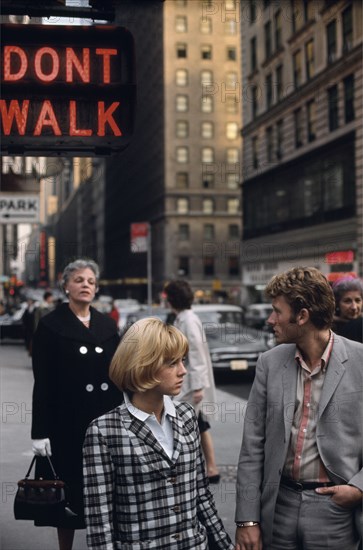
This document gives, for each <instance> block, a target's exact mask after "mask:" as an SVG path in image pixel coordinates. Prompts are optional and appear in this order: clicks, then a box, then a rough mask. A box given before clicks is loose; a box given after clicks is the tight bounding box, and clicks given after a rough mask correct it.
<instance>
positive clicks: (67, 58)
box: [0, 24, 136, 156]
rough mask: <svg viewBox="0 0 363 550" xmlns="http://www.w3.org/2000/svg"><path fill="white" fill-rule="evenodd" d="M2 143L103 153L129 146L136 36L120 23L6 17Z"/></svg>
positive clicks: (19, 150)
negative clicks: (18, 21)
mask: <svg viewBox="0 0 363 550" xmlns="http://www.w3.org/2000/svg"><path fill="white" fill-rule="evenodd" d="M1 32H2V54H1V85H2V95H1V100H0V121H1V142H2V143H1V149H2V152H3V153H4V154H7V155H39V154H41V155H42V156H58V155H62V156H64V155H66V154H70V155H74V156H81V155H86V156H90V155H102V154H110V153H117V152H119V151H121V150H122V149H124V148H125V147H127V145H128V144H129V141H130V139H131V136H132V132H133V125H134V111H135V103H136V84H135V68H134V41H133V38H132V36H131V34H130V33H129V32H128V31H127V30H126V29H124V28H122V27H115V26H108V25H102V26H78V27H77V26H58V25H9V24H6V25H1Z"/></svg>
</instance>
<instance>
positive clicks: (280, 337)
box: [236, 267, 363, 550]
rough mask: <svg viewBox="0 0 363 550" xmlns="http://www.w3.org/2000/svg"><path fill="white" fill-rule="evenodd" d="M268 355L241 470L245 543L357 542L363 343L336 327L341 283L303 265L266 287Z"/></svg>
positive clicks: (336, 548) (240, 530)
mask: <svg viewBox="0 0 363 550" xmlns="http://www.w3.org/2000/svg"><path fill="white" fill-rule="evenodd" d="M266 295H267V297H269V298H270V299H271V300H272V306H273V312H272V313H271V315H270V317H269V318H268V321H267V322H268V323H269V325H271V326H272V328H273V330H274V333H275V338H276V341H277V344H278V345H277V346H276V347H275V348H273V349H271V350H269V351H267V352H265V353H263V354H262V355H261V356H260V358H259V360H258V362H257V366H256V376H255V380H254V383H253V386H252V389H251V393H250V396H249V400H248V406H247V409H246V412H245V423H244V431H243V441H242V448H241V453H240V458H239V463H238V472H237V508H236V523H237V530H236V542H237V543H238V544H239V548H240V550H261V548H262V547H263V548H264V549H268V550H282V549H283V548H289V549H291V550H295V549H297V548H301V549H304V550H326V549H329V550H342V549H343V548H344V550H356V549H357V548H358V544H359V539H360V537H361V531H359V530H360V529H361V526H362V494H363V493H362V490H363V470H362V465H363V464H362V427H363V425H362V404H363V399H362V385H363V369H362V363H363V345H362V344H360V343H358V342H353V341H351V340H347V339H346V338H342V337H341V336H338V335H336V334H334V333H333V332H332V331H331V330H330V327H331V325H332V321H333V315H334V308H335V302H334V295H333V291H332V289H331V287H330V285H329V283H328V281H327V280H326V278H325V277H324V275H322V274H321V273H320V272H319V271H318V270H317V269H315V268H312V267H297V268H294V269H291V270H289V271H287V272H286V273H282V274H279V275H276V276H275V277H273V278H272V280H271V281H270V282H269V284H268V285H267V287H266Z"/></svg>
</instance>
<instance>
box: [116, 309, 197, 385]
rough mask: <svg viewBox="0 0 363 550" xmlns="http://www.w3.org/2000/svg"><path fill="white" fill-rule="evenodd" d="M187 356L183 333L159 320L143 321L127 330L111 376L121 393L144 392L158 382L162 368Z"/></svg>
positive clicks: (149, 319) (147, 319)
mask: <svg viewBox="0 0 363 550" xmlns="http://www.w3.org/2000/svg"><path fill="white" fill-rule="evenodd" d="M187 353H188V340H187V339H186V337H185V336H184V334H183V333H182V332H180V330H178V329H177V328H176V327H174V326H172V325H167V324H165V323H163V321H161V320H160V319H157V318H156V317H148V318H146V319H140V321H137V322H136V323H134V324H133V325H131V327H130V328H129V329H128V331H127V332H126V333H125V335H124V337H123V338H122V340H121V342H120V343H119V345H118V348H117V350H116V352H115V354H114V356H113V358H112V361H111V365H110V370H109V375H110V379H111V380H112V382H113V383H114V384H115V385H116V386H117V387H118V389H119V390H121V391H128V392H145V391H146V390H149V389H152V388H155V387H156V386H157V385H158V384H159V383H160V380H158V373H159V372H160V369H161V367H162V366H163V365H167V364H171V363H173V362H174V361H176V360H177V359H181V358H182V357H184V355H186V354H187Z"/></svg>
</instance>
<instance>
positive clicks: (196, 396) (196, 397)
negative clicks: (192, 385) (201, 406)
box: [193, 390, 204, 405]
mask: <svg viewBox="0 0 363 550" xmlns="http://www.w3.org/2000/svg"><path fill="white" fill-rule="evenodd" d="M203 397H204V391H203V390H194V391H193V403H194V405H198V403H200V402H201V401H202V399H203Z"/></svg>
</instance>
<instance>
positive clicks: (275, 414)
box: [236, 334, 363, 547]
mask: <svg viewBox="0 0 363 550" xmlns="http://www.w3.org/2000/svg"><path fill="white" fill-rule="evenodd" d="M295 349H296V346H295V344H281V345H279V346H277V347H276V348H274V349H272V350H269V351H267V352H265V353H264V354H262V355H261V356H260V359H259V361H258V363H257V367H256V377H255V381H254V383H253V386H252V389H251V393H250V397H249V401H248V406H247V408H246V413H245V419H244V433H243V441H242V447H241V453H240V457H239V463H238V475H237V506H236V521H249V520H253V521H260V522H261V529H262V535H263V542H264V545H265V546H267V547H269V544H270V543H271V537H272V527H273V518H274V510H275V503H276V499H277V494H278V489H279V484H280V478H281V474H282V469H283V466H284V463H285V458H286V454H287V450H288V444H289V440H290V432H291V426H292V420H293V412H294V408H295V397H296V384H297V366H296V362H295ZM362 390H363V345H362V344H360V343H358V342H353V341H351V340H347V339H346V338H343V337H341V336H337V335H336V334H334V345H333V350H332V355H331V357H330V360H329V364H328V368H327V371H326V377H325V381H324V386H323V390H322V394H321V399H320V403H319V408H318V411H317V414H318V424H317V431H316V436H317V444H318V449H319V453H320V457H321V459H322V461H323V463H324V466H325V468H326V469H327V471H328V473H329V476H330V478H331V479H332V481H334V482H335V483H336V484H341V483H347V482H348V483H351V484H353V485H355V486H356V487H359V488H360V489H361V490H363V471H362V425H363V422H362V419H363V415H362V405H363V399H362ZM356 520H357V522H358V525H357V527H358V529H359V530H361V521H362V516H361V510H359V509H357V510H356Z"/></svg>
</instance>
